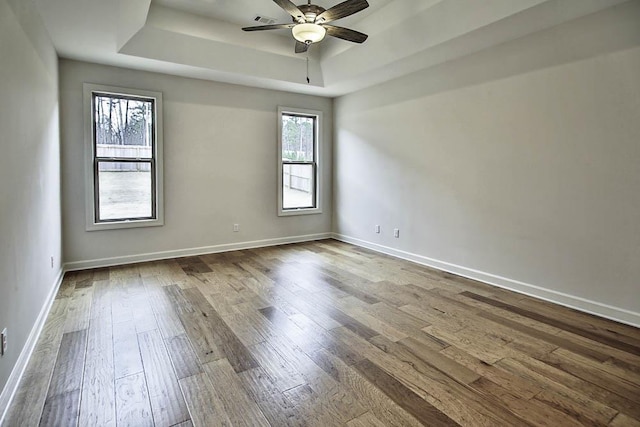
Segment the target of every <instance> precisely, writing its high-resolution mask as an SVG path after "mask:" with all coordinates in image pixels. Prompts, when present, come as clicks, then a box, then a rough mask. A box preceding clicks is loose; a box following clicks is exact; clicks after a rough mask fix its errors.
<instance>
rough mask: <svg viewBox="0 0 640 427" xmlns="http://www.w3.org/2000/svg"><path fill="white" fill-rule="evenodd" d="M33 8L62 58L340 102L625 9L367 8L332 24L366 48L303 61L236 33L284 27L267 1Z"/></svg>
mask: <svg viewBox="0 0 640 427" xmlns="http://www.w3.org/2000/svg"><path fill="white" fill-rule="evenodd" d="M34 1H35V2H36V4H37V7H38V10H39V12H40V15H41V16H42V19H43V21H44V23H45V26H46V27H47V29H48V31H49V33H50V35H51V38H52V40H53V43H54V45H55V46H56V49H57V50H58V53H59V55H60V56H61V57H65V58H71V59H78V60H84V61H90V62H97V63H103V64H108V65H116V66H123V67H129V68H135V69H142V70H148V71H158V72H163V73H170V74H175V75H181V76H187V77H195V78H202V79H210V80H217V81H223V82H229V83H237V84H243V85H249V86H256V87H264V88H271V89H280V90H287V91H293V92H300V93H310V94H316V95H323V96H339V95H343V94H346V93H349V92H353V91H355V90H358V89H362V88H364V87H367V86H370V85H374V84H377V83H380V82H383V81H386V80H389V79H392V78H395V77H400V76H402V75H405V74H408V73H411V72H415V71H418V70H420V69H424V68H428V67H431V66H434V65H437V64H440V63H442V62H446V61H450V60H453V59H456V58H459V57H461V56H464V55H468V54H470V53H473V52H477V51H479V50H481V49H485V48H487V47H490V46H494V45H497V44H500V43H504V42H506V41H509V40H512V39H515V38H518V37H522V36H524V35H527V34H529V33H532V32H535V31H539V30H542V29H545V28H549V27H552V26H555V25H558V24H560V23H562V22H566V21H568V20H571V19H575V18H578V17H580V16H584V15H586V14H589V13H593V12H596V11H599V10H602V9H605V8H608V7H611V6H614V5H616V4H618V3H622V2H623V1H624V0H481V1H480V0H368V1H369V4H370V7H369V8H368V9H366V10H364V11H362V12H360V13H358V14H356V15H353V16H351V17H348V18H345V19H342V20H339V21H336V25H340V26H345V27H349V28H353V29H355V30H358V31H361V32H364V33H367V34H369V39H368V40H367V41H366V42H365V43H364V44H362V45H358V44H353V43H349V42H346V41H343V40H339V39H332V38H331V37H327V38H326V39H325V40H324V41H323V42H322V43H320V44H318V45H313V46H312V47H311V48H310V50H309V54H308V55H306V54H303V55H296V54H294V52H293V46H294V40H293V38H292V37H291V34H290V32H289V31H288V30H275V31H264V32H244V31H242V30H241V27H244V26H251V25H255V24H256V23H255V22H254V21H253V19H254V17H255V16H256V15H260V16H267V17H270V18H275V19H276V20H277V22H281V23H288V22H291V18H290V17H289V16H288V15H287V14H286V12H284V11H282V10H281V9H280V8H279V7H278V6H277V5H276V4H275V3H274V2H273V1H272V0H34ZM340 1H341V0H314V1H312V3H314V4H317V5H319V6H322V7H324V8H325V9H328V8H330V7H331V6H332V5H335V4H337V3H339V2H340ZM299 2H300V3H303V1H302V0H299ZM307 56H308V57H309V74H310V78H311V83H310V84H307V83H306V66H307V63H306V58H307Z"/></svg>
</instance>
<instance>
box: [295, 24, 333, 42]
mask: <svg viewBox="0 0 640 427" xmlns="http://www.w3.org/2000/svg"><path fill="white" fill-rule="evenodd" d="M291 32H292V33H293V37H294V38H295V39H296V40H298V41H299V42H302V43H306V42H310V43H317V42H319V41H321V40H322V39H324V36H325V35H326V34H327V30H325V29H324V28H323V27H321V26H320V25H317V24H298V25H296V26H295V27H293V28H292V29H291Z"/></svg>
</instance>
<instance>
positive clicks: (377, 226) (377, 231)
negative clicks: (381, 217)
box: [376, 225, 380, 234]
mask: <svg viewBox="0 0 640 427" xmlns="http://www.w3.org/2000/svg"><path fill="white" fill-rule="evenodd" d="M376 233H378V234H380V226H379V225H376Z"/></svg>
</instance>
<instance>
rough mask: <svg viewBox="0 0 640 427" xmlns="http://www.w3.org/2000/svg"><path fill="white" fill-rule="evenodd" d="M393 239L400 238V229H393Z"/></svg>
mask: <svg viewBox="0 0 640 427" xmlns="http://www.w3.org/2000/svg"><path fill="white" fill-rule="evenodd" d="M393 237H396V238H398V237H400V229H399V228H394V229H393Z"/></svg>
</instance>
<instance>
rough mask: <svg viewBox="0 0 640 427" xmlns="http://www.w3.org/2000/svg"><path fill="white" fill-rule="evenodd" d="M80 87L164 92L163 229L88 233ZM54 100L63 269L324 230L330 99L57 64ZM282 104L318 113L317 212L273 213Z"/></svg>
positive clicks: (327, 205) (63, 62) (72, 63)
mask: <svg viewBox="0 0 640 427" xmlns="http://www.w3.org/2000/svg"><path fill="white" fill-rule="evenodd" d="M85 82H87V83H97V84H106V85H114V86H122V87H129V88H136V89H146V90H153V91H160V92H162V93H163V102H164V188H165V191H164V204H165V225H164V226H163V227H148V228H138V229H127V230H108V231H92V232H87V231H85V219H84V210H85V205H84V185H85V183H84V164H83V153H84V145H83V144H84V142H83V126H84V124H83V121H82V120H83V114H82V84H83V83H85ZM60 99H61V106H62V111H61V117H62V121H61V130H62V189H63V190H62V191H63V219H64V220H63V221H64V224H63V230H64V232H63V233H64V234H63V236H64V238H63V241H64V257H65V261H66V262H69V263H78V262H83V261H91V260H97V259H104V258H111V257H121V256H129V255H138V254H148V253H155V252H161V251H175V250H182V249H191V248H200V247H207V246H214V245H224V244H232V243H238V242H248V241H255V240H263V239H275V238H283V237H290V236H301V235H309V234H316V233H327V232H330V231H331V211H332V208H331V158H332V153H331V147H332V141H331V136H332V132H331V131H332V129H333V124H332V117H333V111H332V101H331V99H326V98H319V97H313V96H307V95H297V94H291V93H285V92H277V91H269V90H263V89H254V88H247V87H242V86H234V85H229V84H224V83H215V82H210V81H202V80H194V79H187V78H181V77H174V76H168V75H162V74H154V73H147V72H141V71H134V70H128V69H121V68H113V67H107V66H101V65H96V64H89V63H82V62H75V61H70V60H61V61H60ZM279 105H282V106H286V107H300V108H308V109H314V110H321V111H323V112H324V119H325V122H324V135H325V137H324V141H323V142H324V144H323V147H322V148H323V155H324V159H325V161H324V165H323V172H324V174H323V175H324V192H323V212H324V213H322V214H318V215H303V216H295V217H278V216H277V204H276V202H277V199H276V198H277V186H276V184H277V182H276V181H277V167H276V166H277V155H276V153H277V145H276V140H277V107H278V106H279ZM234 223H237V224H240V232H239V233H234V232H233V224H234ZM71 265H72V266H73V264H71ZM76 265H80V264H76Z"/></svg>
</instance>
